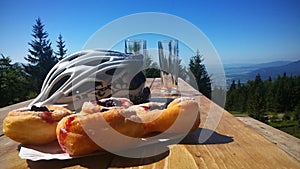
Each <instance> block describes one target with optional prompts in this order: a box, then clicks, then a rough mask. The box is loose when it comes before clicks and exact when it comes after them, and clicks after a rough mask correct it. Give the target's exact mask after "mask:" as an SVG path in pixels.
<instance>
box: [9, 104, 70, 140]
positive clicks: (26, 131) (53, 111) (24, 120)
mask: <svg viewBox="0 0 300 169" xmlns="http://www.w3.org/2000/svg"><path fill="white" fill-rule="evenodd" d="M71 114H73V113H72V112H71V111H70V110H68V109H66V108H63V107H60V106H53V105H46V106H43V107H36V106H32V107H31V109H28V108H22V109H17V110H13V111H11V112H9V113H8V115H7V117H5V119H4V120H3V133H4V134H5V135H6V136H7V137H9V138H11V139H12V140H14V141H17V142H19V143H21V144H25V145H42V144H46V143H50V142H52V141H55V140H56V133H55V130H56V126H57V123H58V122H59V121H60V120H61V119H62V118H63V117H65V116H67V115H71Z"/></svg>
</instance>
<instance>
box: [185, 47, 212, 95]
mask: <svg viewBox="0 0 300 169" xmlns="http://www.w3.org/2000/svg"><path fill="white" fill-rule="evenodd" d="M202 61H203V57H202V55H200V53H199V51H197V53H196V56H193V57H192V58H191V59H190V63H189V69H190V71H191V74H192V75H193V76H194V77H195V81H196V83H197V86H195V87H196V88H198V90H199V91H200V92H201V93H202V94H203V95H204V96H206V97H208V98H211V92H212V89H211V81H210V77H209V76H208V74H207V71H206V68H205V66H204V64H202Z"/></svg>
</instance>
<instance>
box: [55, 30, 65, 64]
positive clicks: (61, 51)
mask: <svg viewBox="0 0 300 169" xmlns="http://www.w3.org/2000/svg"><path fill="white" fill-rule="evenodd" d="M56 43H57V45H56V47H57V48H58V51H57V52H54V53H55V54H56V57H57V58H58V60H62V59H63V58H64V56H65V55H66V54H67V49H65V47H66V45H65V41H63V38H62V35H61V34H59V36H58V40H57V41H56Z"/></svg>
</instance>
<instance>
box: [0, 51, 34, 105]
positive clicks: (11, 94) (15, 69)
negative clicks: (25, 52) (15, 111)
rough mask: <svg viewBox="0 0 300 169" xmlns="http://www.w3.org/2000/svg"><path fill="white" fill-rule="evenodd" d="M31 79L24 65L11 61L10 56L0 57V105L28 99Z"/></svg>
mask: <svg viewBox="0 0 300 169" xmlns="http://www.w3.org/2000/svg"><path fill="white" fill-rule="evenodd" d="M28 87H29V81H28V79H27V76H26V74H25V72H24V71H23V68H22V66H20V65H19V64H17V63H15V64H12V63H11V59H10V58H9V57H5V56H4V55H2V54H1V58H0V93H1V99H0V107H2V106H7V105H9V104H13V103H17V102H20V101H24V100H26V99H27V97H26V96H27V95H28V94H29V93H28V92H29V90H28Z"/></svg>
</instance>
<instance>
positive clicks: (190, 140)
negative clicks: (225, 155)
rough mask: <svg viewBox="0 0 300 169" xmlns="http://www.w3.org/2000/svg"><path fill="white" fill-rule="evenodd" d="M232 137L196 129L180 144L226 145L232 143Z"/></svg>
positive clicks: (204, 129)
mask: <svg viewBox="0 0 300 169" xmlns="http://www.w3.org/2000/svg"><path fill="white" fill-rule="evenodd" d="M233 141H234V140H233V137H231V136H226V135H223V134H220V133H217V132H215V131H213V130H210V129H206V128H198V129H197V130H196V131H194V132H193V133H190V134H188V135H187V136H186V137H185V138H184V139H183V140H182V141H181V142H180V144H226V143H230V142H233Z"/></svg>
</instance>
